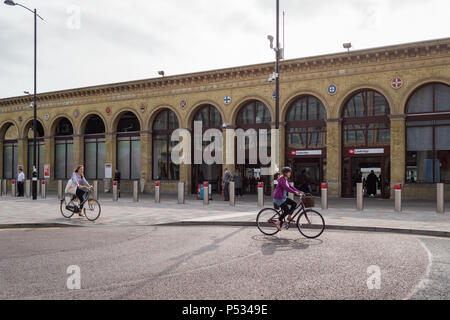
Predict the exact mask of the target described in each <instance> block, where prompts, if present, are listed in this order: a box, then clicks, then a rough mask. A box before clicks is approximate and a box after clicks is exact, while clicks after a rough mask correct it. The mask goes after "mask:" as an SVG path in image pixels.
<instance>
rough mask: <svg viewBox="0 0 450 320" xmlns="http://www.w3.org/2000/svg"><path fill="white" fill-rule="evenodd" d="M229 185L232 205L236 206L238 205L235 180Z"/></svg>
mask: <svg viewBox="0 0 450 320" xmlns="http://www.w3.org/2000/svg"><path fill="white" fill-rule="evenodd" d="M228 187H229V189H230V190H229V194H230V206H235V205H236V189H235V184H234V181H230V183H229V184H228Z"/></svg>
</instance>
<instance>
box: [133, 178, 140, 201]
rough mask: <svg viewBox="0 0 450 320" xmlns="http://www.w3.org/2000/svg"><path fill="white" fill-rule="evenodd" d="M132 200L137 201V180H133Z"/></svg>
mask: <svg viewBox="0 0 450 320" xmlns="http://www.w3.org/2000/svg"><path fill="white" fill-rule="evenodd" d="M133 202H139V181H133Z"/></svg>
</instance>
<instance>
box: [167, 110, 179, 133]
mask: <svg viewBox="0 0 450 320" xmlns="http://www.w3.org/2000/svg"><path fill="white" fill-rule="evenodd" d="M167 112H168V113H169V129H172V130H173V129H178V118H177V116H176V114H175V113H174V112H173V111H170V110H168V111H167Z"/></svg>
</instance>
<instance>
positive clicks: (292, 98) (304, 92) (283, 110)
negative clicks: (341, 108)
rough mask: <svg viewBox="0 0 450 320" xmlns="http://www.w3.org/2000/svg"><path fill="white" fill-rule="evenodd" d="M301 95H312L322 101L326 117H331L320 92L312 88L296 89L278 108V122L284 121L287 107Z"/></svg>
mask: <svg viewBox="0 0 450 320" xmlns="http://www.w3.org/2000/svg"><path fill="white" fill-rule="evenodd" d="M303 96H312V97H314V98H316V99H318V100H319V101H320V102H322V104H323V106H324V108H325V112H326V115H327V119H329V118H330V117H331V110H330V108H329V106H328V103H327V101H326V100H325V98H324V97H323V96H322V95H321V94H320V93H318V92H316V91H312V90H302V91H297V92H295V93H294V94H291V95H290V96H289V97H288V98H287V99H286V100H285V102H284V103H283V104H282V107H281V110H280V122H285V119H286V115H287V112H288V110H289V108H290V107H291V105H292V103H293V102H294V101H295V100H297V99H298V98H301V97H303Z"/></svg>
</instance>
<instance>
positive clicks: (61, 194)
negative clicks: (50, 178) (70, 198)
mask: <svg viewBox="0 0 450 320" xmlns="http://www.w3.org/2000/svg"><path fill="white" fill-rule="evenodd" d="M63 199H64V192H63V181H62V180H58V200H59V201H61V200H63Z"/></svg>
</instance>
